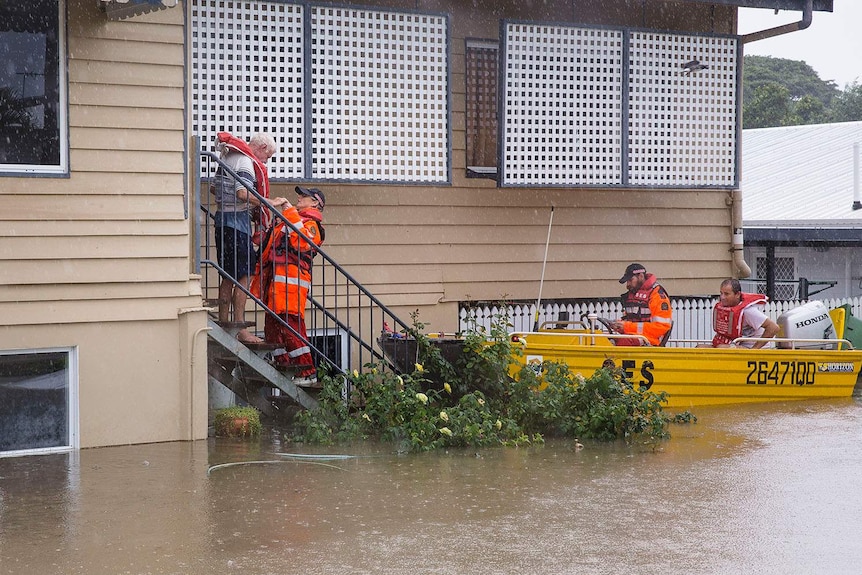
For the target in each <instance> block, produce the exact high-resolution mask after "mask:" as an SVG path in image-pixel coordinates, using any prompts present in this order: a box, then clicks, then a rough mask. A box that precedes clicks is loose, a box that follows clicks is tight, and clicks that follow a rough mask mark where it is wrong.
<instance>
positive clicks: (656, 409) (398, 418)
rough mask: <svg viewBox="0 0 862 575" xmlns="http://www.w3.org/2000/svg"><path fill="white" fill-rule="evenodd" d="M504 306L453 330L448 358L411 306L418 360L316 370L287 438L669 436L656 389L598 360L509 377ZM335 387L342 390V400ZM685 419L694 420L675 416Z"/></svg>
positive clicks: (420, 446)
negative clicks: (341, 371) (591, 368)
mask: <svg viewBox="0 0 862 575" xmlns="http://www.w3.org/2000/svg"><path fill="white" fill-rule="evenodd" d="M504 312H505V310H504V311H503V312H501V313H500V316H499V317H498V318H497V319H496V320H495V321H494V322H493V324H492V328H491V330H490V331H489V332H488V333H485V330H482V329H478V328H477V329H475V330H473V331H471V332H469V333H465V334H463V337H464V353H463V355H462V356H461V357H460V358H459V359H458V361H457V362H456V365H454V366H453V365H450V364H449V363H448V362H446V360H445V359H443V358H442V357H441V355H440V354H439V350H437V349H436V348H435V347H434V346H433V345H431V344H429V342H428V339H427V338H426V337H425V336H424V335H422V333H421V330H422V328H423V327H424V326H423V325H422V324H420V323H419V322H418V320H417V318H416V316H415V314H414V316H413V319H414V330H413V331H412V332H411V333H412V335H413V336H414V337H416V338H417V340H418V349H419V359H420V363H418V364H417V365H416V369H415V371H413V373H410V374H403V375H398V374H395V373H393V372H392V371H390V370H387V369H384V366H383V365H382V364H368V365H366V366H365V370H364V371H363V372H362V373H360V372H358V371H354V372H353V374H351V375H347V376H344V375H339V376H335V377H331V376H330V375H329V374H326V373H325V372H321V374H320V376H321V379H322V381H323V390H322V392H321V395H320V396H319V398H318V401H319V407H318V409H316V410H314V411H304V412H301V413H299V414H298V415H297V417H296V419H295V423H296V429H295V433H294V434H293V436H292V438H293V439H294V440H296V441H304V442H312V443H334V442H341V441H351V440H357V439H369V438H370V439H380V440H384V441H392V442H395V443H396V444H398V446H399V449H401V450H404V451H427V450H431V449H437V448H441V447H479V446H491V445H511V446H517V445H525V444H531V443H537V442H538V443H541V442H542V441H544V436H546V435H547V436H560V437H571V438H580V439H596V440H604V441H606V440H614V439H625V440H627V441H634V440H638V439H640V440H643V441H645V442H647V443H655V442H658V441H660V440H663V439H666V438H668V437H669V432H668V423H669V422H670V421H671V418H669V417H668V416H666V415H665V414H664V413H663V411H662V404H663V403H665V402H666V396H665V394H664V393H661V394H656V393H653V392H650V391H646V390H640V389H639V388H637V387H635V386H633V385H632V384H631V383H630V382H628V381H627V380H626V378H625V376H624V372H623V371H622V370H612V369H607V368H603V369H600V370H597V371H596V372H595V373H594V374H591V375H590V376H589V377H583V376H582V375H580V374H573V373H571V372H570V370H569V368H568V366H567V365H564V364H558V363H553V362H546V363H544V364H543V366H542V367H543V375H542V383H543V386H542V388H541V389H539V387H540V386H539V381H538V380H537V376H536V374H535V372H534V371H533V370H531V369H529V368H524V369H522V370H521V372H520V373H519V375H518V377H517V378H513V377H511V375H510V367H511V365H512V361H513V353H518V352H519V351H518V350H513V348H512V345H511V342H510V339H509V337H508V331H507V329H506V328H507V327H508V326H506V324H505V323H504V321H503V317H504ZM435 352H436V353H435ZM441 381H442V383H440V382H441ZM346 383H349V386H347V385H345V384H346ZM345 388H349V389H350V390H351V391H350V396H349V397H348V398H345V396H344V392H343V390H344V389H345ZM686 413H687V412H686ZM686 420H687V421H691V420H696V418H694V416H692V415H691V414H688V418H679V416H677V418H676V421H686Z"/></svg>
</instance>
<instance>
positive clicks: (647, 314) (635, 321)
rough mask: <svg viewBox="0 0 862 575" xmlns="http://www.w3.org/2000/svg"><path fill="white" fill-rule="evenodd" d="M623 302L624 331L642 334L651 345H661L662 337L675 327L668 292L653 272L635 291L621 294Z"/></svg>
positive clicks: (647, 275)
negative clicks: (657, 281) (657, 280)
mask: <svg viewBox="0 0 862 575" xmlns="http://www.w3.org/2000/svg"><path fill="white" fill-rule="evenodd" d="M620 298H621V299H622V302H623V308H624V313H623V317H622V320H623V333H629V334H636V335H642V336H644V337H646V338H647V340H649V342H650V344H651V345H660V344H661V339H662V337H664V335H665V334H666V333H667V332H668V331H670V329H671V327H673V312H672V311H671V309H670V298H669V297H668V295H667V292H666V291H665V290H664V288H663V287H661V286H660V285H659V284H657V283H656V277H655V275H653V274H646V280H645V281H644V284H643V285H642V286H641V287H640V289H639V290H638V291H636V292H634V293H632V292H626V293H624V294H622V295H621V296H620Z"/></svg>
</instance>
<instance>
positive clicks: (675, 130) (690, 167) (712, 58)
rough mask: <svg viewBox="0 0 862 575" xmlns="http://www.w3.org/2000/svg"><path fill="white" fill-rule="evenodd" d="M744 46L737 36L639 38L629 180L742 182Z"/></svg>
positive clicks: (632, 57) (635, 40)
mask: <svg viewBox="0 0 862 575" xmlns="http://www.w3.org/2000/svg"><path fill="white" fill-rule="evenodd" d="M736 44H737V41H736V39H735V38H719V37H707V36H682V35H675V34H664V33H657V32H632V33H631V40H630V50H629V61H630V63H631V68H630V71H629V110H628V113H629V121H630V124H629V150H630V156H629V183H631V184H633V185H650V186H689V185H695V186H732V185H734V184H735V182H736V169H735V166H736V161H735V158H736V141H737V137H736V92H737V75H736V67H737V45H736ZM703 66H705V67H703Z"/></svg>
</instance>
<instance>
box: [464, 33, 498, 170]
mask: <svg viewBox="0 0 862 575" xmlns="http://www.w3.org/2000/svg"><path fill="white" fill-rule="evenodd" d="M498 52H499V48H498V45H497V42H496V41H483V40H467V52H466V73H467V107H466V116H467V175H468V176H472V177H482V176H486V175H487V176H493V177H496V175H497V53H498Z"/></svg>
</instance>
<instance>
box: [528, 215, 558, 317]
mask: <svg viewBox="0 0 862 575" xmlns="http://www.w3.org/2000/svg"><path fill="white" fill-rule="evenodd" d="M553 225H554V206H553V205H552V206H551V219H550V221H549V222H548V238H547V239H546V240H545V257H544V258H542V278H541V279H540V280H539V298H538V299H537V300H536V321H535V322H534V323H533V331H539V307H540V306H541V305H542V286H543V285H544V284H545V265H546V264H547V263H548V245H549V244H550V243H551V226H553Z"/></svg>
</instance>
